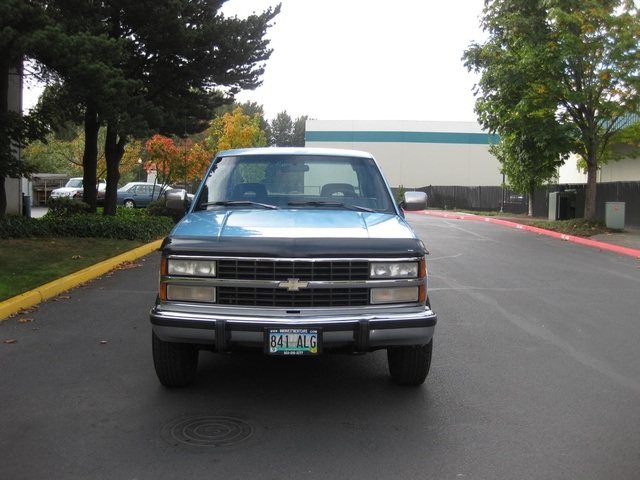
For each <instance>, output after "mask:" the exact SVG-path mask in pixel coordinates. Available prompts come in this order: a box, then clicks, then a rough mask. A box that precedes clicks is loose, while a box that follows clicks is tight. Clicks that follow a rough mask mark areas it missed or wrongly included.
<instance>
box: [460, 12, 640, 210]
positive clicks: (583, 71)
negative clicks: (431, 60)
mask: <svg viewBox="0 0 640 480" xmlns="http://www.w3.org/2000/svg"><path fill="white" fill-rule="evenodd" d="M481 22H482V26H483V28H484V29H485V31H486V32H487V33H488V40H487V41H486V42H485V43H483V44H472V45H471V46H470V48H469V49H468V50H467V51H466V52H465V55H464V57H463V58H464V60H465V62H466V65H467V67H468V68H469V69H470V70H472V71H475V72H478V73H480V74H481V77H480V81H479V83H478V88H477V91H476V95H477V96H478V99H477V101H476V113H477V114H478V119H479V121H480V123H481V125H482V126H483V127H485V128H487V129H488V130H490V131H491V132H494V133H499V134H500V135H506V136H509V137H511V139H513V135H524V134H525V133H526V132H527V129H528V124H527V121H528V120H529V119H532V118H533V119H534V121H535V118H536V117H537V116H538V115H539V114H540V113H542V115H543V116H546V115H549V114H552V115H553V116H554V118H555V122H554V123H553V124H547V128H553V130H554V132H555V133H554V134H553V135H552V138H553V139H554V142H555V141H556V140H557V142H559V143H554V144H553V146H554V149H555V150H556V151H558V152H562V153H564V154H567V153H568V152H569V151H573V152H575V153H578V154H579V155H581V156H582V158H583V159H584V160H585V162H586V165H587V190H586V201H585V218H587V219H589V220H595V213H596V212H595V205H596V203H595V201H596V173H597V169H598V166H599V165H600V164H601V163H603V162H606V161H608V160H609V159H610V158H611V156H608V155H607V152H608V151H610V150H609V147H610V146H611V144H612V142H613V141H614V140H615V135H616V132H617V131H618V130H620V128H622V127H621V125H622V123H621V120H622V119H624V118H626V117H628V116H629V115H630V114H635V113H637V111H638V107H639V105H640V76H639V75H638V73H639V71H640V52H639V50H638V44H639V41H640V17H639V15H638V10H637V9H636V8H635V6H634V4H633V2H632V1H628V0H509V1H498V0H493V1H487V2H486V3H485V9H484V12H483V16H482V20H481ZM534 130H535V129H534ZM535 131H537V132H540V130H535ZM558 134H560V135H558ZM531 135H533V133H532V134H529V135H528V136H529V138H530V137H531ZM520 140H524V139H523V138H521V139H520ZM520 140H519V141H518V144H519V145H520V146H521V147H524V146H525V145H526V144H527V143H528V141H520ZM541 140H544V139H539V138H535V139H534V143H535V144H536V145H542V144H543V141H541ZM563 143H564V145H563ZM513 157H514V158H522V157H521V156H519V155H514V156H513ZM540 161H541V162H542V163H544V162H546V159H541V160H540ZM535 163H536V162H535V161H534V162H533V163H530V164H529V166H531V167H534V166H536V165H535ZM525 167H526V164H525V165H523V168H525ZM534 175H535V174H534Z"/></svg>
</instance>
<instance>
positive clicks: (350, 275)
mask: <svg viewBox="0 0 640 480" xmlns="http://www.w3.org/2000/svg"><path fill="white" fill-rule="evenodd" d="M218 277H219V278H222V279H234V280H235V279H237V280H268V281H286V280H287V279H289V278H297V279H299V280H301V281H305V282H312V281H315V282H333V281H363V280H368V279H369V262H368V261H352V260H345V261H335V260H330V261H317V262H309V261H304V260H300V261H298V260H296V261H290V260H284V261H274V260H235V259H220V260H218Z"/></svg>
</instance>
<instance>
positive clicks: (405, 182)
mask: <svg viewBox="0 0 640 480" xmlns="http://www.w3.org/2000/svg"><path fill="white" fill-rule="evenodd" d="M306 129H307V131H306V146H307V147H333V148H347V149H353V150H364V151H366V152H370V153H371V154H373V156H374V157H376V159H377V160H378V162H379V163H380V166H381V167H382V169H383V170H384V172H385V175H386V177H387V180H388V181H389V184H390V186H391V187H394V188H395V187H398V186H400V185H402V186H404V187H405V188H421V187H426V186H429V185H439V186H469V187H475V186H483V187H484V186H500V185H502V174H501V173H500V163H499V162H498V160H497V159H496V158H495V157H494V156H493V155H491V154H490V153H489V145H490V144H491V143H495V142H497V141H498V136H497V135H490V134H487V133H486V132H483V131H482V128H481V127H480V125H478V124H477V123H474V122H428V121H424V122H419V121H358V120H342V121H338V120H307V124H306ZM558 180H559V181H558V183H560V184H576V183H586V181H587V177H586V174H582V173H581V172H580V171H579V170H578V167H577V159H576V158H575V157H572V158H570V159H569V160H567V162H566V163H565V165H564V166H563V167H562V168H560V171H559V179H558ZM619 181H621V182H628V181H640V159H623V160H620V161H618V162H610V163H609V164H607V165H604V166H603V167H602V170H601V171H600V172H599V173H598V182H599V183H604V182H619Z"/></svg>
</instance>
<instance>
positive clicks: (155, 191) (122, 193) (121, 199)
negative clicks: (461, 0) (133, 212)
mask: <svg viewBox="0 0 640 480" xmlns="http://www.w3.org/2000/svg"><path fill="white" fill-rule="evenodd" d="M165 190H166V188H164V187H162V186H161V185H158V184H157V183H156V184H153V183H145V182H129V183H127V184H126V185H125V186H124V187H121V188H119V189H118V205H123V206H125V207H127V208H136V207H147V206H149V204H150V203H151V202H152V201H153V200H157V199H158V198H160V197H161V196H162V195H164V193H165Z"/></svg>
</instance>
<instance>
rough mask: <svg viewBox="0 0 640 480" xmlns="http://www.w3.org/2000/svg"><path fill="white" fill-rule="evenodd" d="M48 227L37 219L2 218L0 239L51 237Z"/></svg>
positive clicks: (11, 216) (0, 221) (9, 216)
mask: <svg viewBox="0 0 640 480" xmlns="http://www.w3.org/2000/svg"><path fill="white" fill-rule="evenodd" d="M49 234H50V232H49V230H48V229H47V226H46V225H45V224H44V223H42V222H40V221H39V220H38V219H37V218H30V217H25V216H22V215H20V216H18V215H5V216H4V217H2V218H0V238H32V237H43V236H46V235H49Z"/></svg>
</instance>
